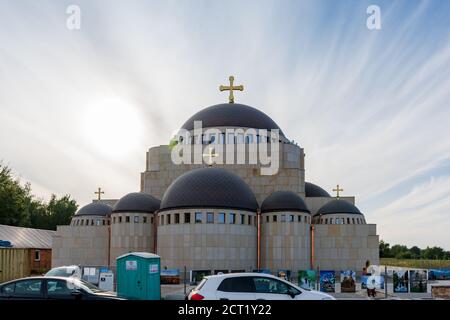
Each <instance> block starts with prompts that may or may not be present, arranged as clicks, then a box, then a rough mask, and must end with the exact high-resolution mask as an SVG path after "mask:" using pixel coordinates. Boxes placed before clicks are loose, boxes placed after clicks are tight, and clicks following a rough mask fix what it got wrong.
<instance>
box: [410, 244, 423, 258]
mask: <svg viewBox="0 0 450 320" xmlns="http://www.w3.org/2000/svg"><path fill="white" fill-rule="evenodd" d="M409 252H411V258H413V259H420V255H421V250H420V248H419V247H417V246H413V247H411V249H409Z"/></svg>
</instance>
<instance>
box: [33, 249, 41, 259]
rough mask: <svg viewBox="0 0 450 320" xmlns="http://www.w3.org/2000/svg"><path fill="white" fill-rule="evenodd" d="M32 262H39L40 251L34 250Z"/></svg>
mask: <svg viewBox="0 0 450 320" xmlns="http://www.w3.org/2000/svg"><path fill="white" fill-rule="evenodd" d="M34 261H41V250H34Z"/></svg>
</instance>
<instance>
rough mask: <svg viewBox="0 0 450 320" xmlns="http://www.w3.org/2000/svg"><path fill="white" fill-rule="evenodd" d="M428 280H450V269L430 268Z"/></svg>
mask: <svg viewBox="0 0 450 320" xmlns="http://www.w3.org/2000/svg"><path fill="white" fill-rule="evenodd" d="M428 280H450V270H449V269H430V270H428Z"/></svg>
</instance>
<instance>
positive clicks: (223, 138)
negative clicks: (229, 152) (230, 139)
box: [219, 133, 225, 144]
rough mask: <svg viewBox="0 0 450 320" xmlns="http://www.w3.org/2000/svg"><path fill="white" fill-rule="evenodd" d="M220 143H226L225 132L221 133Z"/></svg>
mask: <svg viewBox="0 0 450 320" xmlns="http://www.w3.org/2000/svg"><path fill="white" fill-rule="evenodd" d="M219 143H220V144H225V133H221V134H220V136H219Z"/></svg>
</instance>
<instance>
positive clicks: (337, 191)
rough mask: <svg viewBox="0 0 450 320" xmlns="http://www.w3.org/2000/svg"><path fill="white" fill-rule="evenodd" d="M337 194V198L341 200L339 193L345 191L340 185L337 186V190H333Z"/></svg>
mask: <svg viewBox="0 0 450 320" xmlns="http://www.w3.org/2000/svg"><path fill="white" fill-rule="evenodd" d="M333 191H334V192H336V198H338V199H339V192H341V191H344V189H341V188H339V185H337V186H336V189H333Z"/></svg>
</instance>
